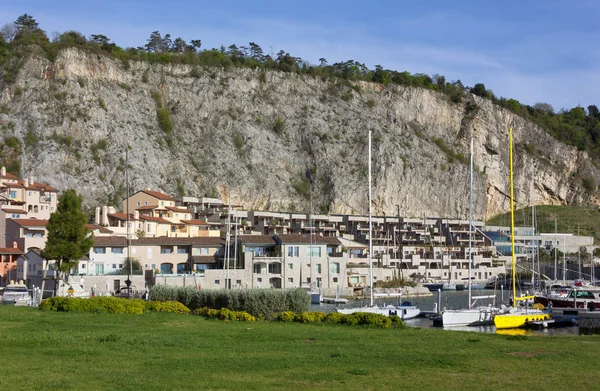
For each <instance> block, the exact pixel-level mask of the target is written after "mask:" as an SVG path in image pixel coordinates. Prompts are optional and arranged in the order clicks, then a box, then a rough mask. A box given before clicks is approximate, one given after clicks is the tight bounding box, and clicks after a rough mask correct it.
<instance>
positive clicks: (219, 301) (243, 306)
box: [150, 285, 310, 320]
mask: <svg viewBox="0 0 600 391" xmlns="http://www.w3.org/2000/svg"><path fill="white" fill-rule="evenodd" d="M150 298H151V299H152V300H156V301H169V300H172V301H178V302H180V303H182V304H183V305H185V306H186V307H188V308H189V309H190V310H192V311H193V310H197V309H199V308H204V307H206V308H209V309H221V308H227V309H229V310H231V311H245V312H248V313H249V314H251V315H253V316H255V317H257V318H264V319H269V320H272V319H274V318H275V314H276V313H280V312H284V311H292V312H298V313H301V312H305V311H308V310H309V309H310V295H309V294H308V292H306V291H305V290H302V289H243V290H237V289H233V290H232V289H222V290H207V289H203V290H197V289H196V288H194V287H176V286H167V285H156V286H154V287H152V289H151V290H150Z"/></svg>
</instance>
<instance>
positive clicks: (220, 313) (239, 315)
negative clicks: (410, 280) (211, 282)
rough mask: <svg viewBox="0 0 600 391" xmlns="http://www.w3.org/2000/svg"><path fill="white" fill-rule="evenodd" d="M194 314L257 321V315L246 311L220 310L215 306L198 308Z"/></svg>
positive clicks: (213, 317) (214, 317)
mask: <svg viewBox="0 0 600 391" xmlns="http://www.w3.org/2000/svg"><path fill="white" fill-rule="evenodd" d="M194 314H196V315H200V316H203V317H205V318H212V319H221V320H227V321H229V320H237V321H242V322H256V317H255V316H252V315H250V314H249V313H247V312H246V311H231V310H229V309H227V308H221V309H219V310H216V309H213V308H206V307H204V308H198V309H197V310H195V311H194Z"/></svg>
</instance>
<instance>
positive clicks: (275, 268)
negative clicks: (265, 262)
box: [269, 263, 281, 274]
mask: <svg viewBox="0 0 600 391" xmlns="http://www.w3.org/2000/svg"><path fill="white" fill-rule="evenodd" d="M269 273H272V274H281V264H280V263H269Z"/></svg>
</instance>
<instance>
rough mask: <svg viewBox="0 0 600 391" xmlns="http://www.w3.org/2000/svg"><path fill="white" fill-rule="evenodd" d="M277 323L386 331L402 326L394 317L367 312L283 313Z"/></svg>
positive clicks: (400, 321)
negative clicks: (342, 325)
mask: <svg viewBox="0 0 600 391" xmlns="http://www.w3.org/2000/svg"><path fill="white" fill-rule="evenodd" d="M276 320H277V321H279V322H297V323H329V324H346V325H351V326H361V325H365V326H371V327H381V328H384V329H388V328H390V327H394V328H398V327H403V326H404V321H403V320H402V319H401V318H400V317H399V316H396V315H393V316H386V315H382V314H373V313H368V312H355V313H353V314H341V313H339V312H330V313H328V314H325V313H324V312H302V313H298V314H297V313H294V312H291V311H284V312H281V313H279V314H277V316H276Z"/></svg>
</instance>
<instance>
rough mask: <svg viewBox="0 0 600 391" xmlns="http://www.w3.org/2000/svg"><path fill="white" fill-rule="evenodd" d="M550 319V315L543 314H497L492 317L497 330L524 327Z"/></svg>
mask: <svg viewBox="0 0 600 391" xmlns="http://www.w3.org/2000/svg"><path fill="white" fill-rule="evenodd" d="M550 317H551V316H550V314H548V313H545V312H528V313H521V312H518V313H512V314H499V315H496V316H494V326H496V329H498V330H501V329H516V328H520V327H525V326H527V325H528V324H529V323H531V322H536V321H544V320H548V319H550Z"/></svg>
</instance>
